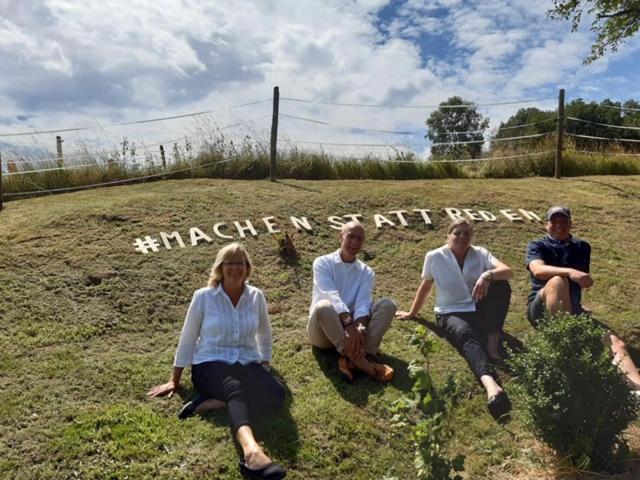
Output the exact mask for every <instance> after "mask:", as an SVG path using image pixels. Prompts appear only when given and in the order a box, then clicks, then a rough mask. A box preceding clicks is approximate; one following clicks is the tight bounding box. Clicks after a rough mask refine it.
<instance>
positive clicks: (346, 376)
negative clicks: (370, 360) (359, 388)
mask: <svg viewBox="0 0 640 480" xmlns="http://www.w3.org/2000/svg"><path fill="white" fill-rule="evenodd" d="M338 371H339V372H340V377H341V378H342V379H343V380H344V381H345V382H348V383H353V379H354V371H353V368H352V364H351V362H350V361H349V359H348V358H347V357H344V356H340V358H338Z"/></svg>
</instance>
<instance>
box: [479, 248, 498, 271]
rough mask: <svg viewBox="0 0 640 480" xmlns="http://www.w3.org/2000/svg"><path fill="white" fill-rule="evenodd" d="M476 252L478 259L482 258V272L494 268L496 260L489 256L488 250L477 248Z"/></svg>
mask: <svg viewBox="0 0 640 480" xmlns="http://www.w3.org/2000/svg"><path fill="white" fill-rule="evenodd" d="M478 251H479V252H480V257H481V258H482V267H483V268H482V270H483V271H484V272H486V271H487V270H491V269H492V268H495V266H496V258H495V257H494V256H493V255H491V253H490V252H489V250H487V249H486V248H484V247H478Z"/></svg>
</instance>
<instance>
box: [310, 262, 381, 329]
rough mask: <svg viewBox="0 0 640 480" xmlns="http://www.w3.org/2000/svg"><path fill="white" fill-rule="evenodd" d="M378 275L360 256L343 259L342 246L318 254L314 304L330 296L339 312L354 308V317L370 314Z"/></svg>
mask: <svg viewBox="0 0 640 480" xmlns="http://www.w3.org/2000/svg"><path fill="white" fill-rule="evenodd" d="M374 280H375V275H374V273H373V270H371V268H370V267H368V266H367V265H365V264H364V263H363V262H361V261H360V260H358V259H356V260H354V261H353V262H343V261H342V258H340V250H337V251H336V252H334V253H330V254H328V255H323V256H322V257H318V258H316V259H315V260H314V262H313V293H312V295H311V307H310V308H309V313H311V310H312V309H313V306H314V305H315V304H316V303H318V302H319V301H320V300H329V301H330V302H331V305H333V308H335V309H336V312H338V314H340V313H344V312H351V313H352V314H353V318H360V317H365V316H368V315H369V313H370V311H371V304H372V302H373V300H372V299H373V284H374Z"/></svg>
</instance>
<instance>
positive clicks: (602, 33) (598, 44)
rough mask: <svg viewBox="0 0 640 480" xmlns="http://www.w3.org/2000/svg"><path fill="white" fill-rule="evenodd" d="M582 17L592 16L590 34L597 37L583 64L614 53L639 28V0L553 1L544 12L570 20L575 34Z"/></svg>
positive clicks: (553, 16)
mask: <svg viewBox="0 0 640 480" xmlns="http://www.w3.org/2000/svg"><path fill="white" fill-rule="evenodd" d="M585 14H586V15H593V17H594V20H593V22H591V31H593V32H595V33H596V34H597V37H596V41H595V42H594V44H593V45H591V54H590V55H589V56H588V57H587V58H586V59H585V60H584V63H586V64H588V63H591V62H593V61H595V60H597V59H598V58H600V57H602V56H603V55H604V52H605V50H607V49H609V50H611V51H612V52H615V51H616V50H617V49H618V47H619V46H620V45H621V44H622V43H624V41H625V40H626V39H627V38H629V37H631V36H632V35H634V34H635V33H636V32H637V31H638V28H640V1H639V0H554V1H553V8H552V9H550V10H548V11H547V15H549V16H550V17H551V18H555V19H564V20H570V21H571V27H572V30H573V31H574V32H575V31H576V30H577V29H578V27H579V25H580V22H581V21H582V17H583V15H585Z"/></svg>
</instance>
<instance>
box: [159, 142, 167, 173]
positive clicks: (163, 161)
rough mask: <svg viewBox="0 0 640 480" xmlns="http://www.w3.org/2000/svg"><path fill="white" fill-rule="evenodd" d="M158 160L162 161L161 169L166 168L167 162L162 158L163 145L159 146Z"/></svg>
mask: <svg viewBox="0 0 640 480" xmlns="http://www.w3.org/2000/svg"><path fill="white" fill-rule="evenodd" d="M160 158H161V159H162V169H163V170H164V169H166V168H167V160H166V159H165V157H164V145H160Z"/></svg>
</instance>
